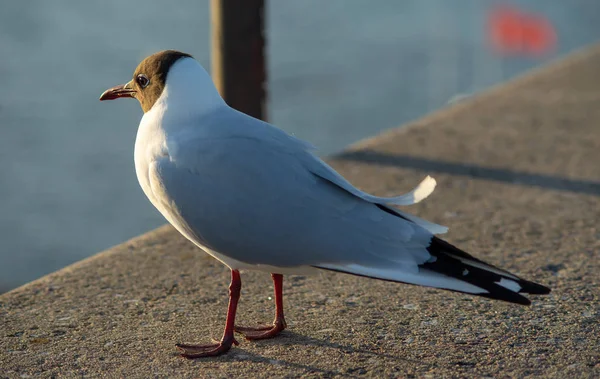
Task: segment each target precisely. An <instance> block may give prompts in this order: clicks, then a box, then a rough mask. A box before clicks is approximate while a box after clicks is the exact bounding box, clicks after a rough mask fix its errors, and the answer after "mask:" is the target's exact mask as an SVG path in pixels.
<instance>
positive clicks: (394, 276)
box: [100, 50, 550, 358]
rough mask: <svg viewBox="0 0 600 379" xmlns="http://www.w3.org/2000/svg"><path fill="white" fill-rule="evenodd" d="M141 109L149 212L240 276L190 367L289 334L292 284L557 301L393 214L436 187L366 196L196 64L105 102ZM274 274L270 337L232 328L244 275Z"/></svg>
mask: <svg viewBox="0 0 600 379" xmlns="http://www.w3.org/2000/svg"><path fill="white" fill-rule="evenodd" d="M120 97H132V98H135V99H137V100H138V101H139V102H140V104H141V106H142V109H143V111H144V116H143V117H142V120H141V122H140V125H139V129H138V133H137V138H136V142H135V169H136V173H137V177H138V180H139V182H140V185H141V187H142V189H143V191H144V193H145V194H146V196H148V199H150V202H152V204H153V205H154V206H155V207H156V208H157V209H158V210H159V211H160V212H161V213H162V214H163V215H164V217H165V218H166V219H167V220H168V221H169V222H170V223H171V224H172V225H173V226H174V227H175V228H176V229H177V230H178V231H179V232H180V233H181V234H183V235H184V236H185V237H186V238H188V239H189V240H190V241H192V242H193V243H194V244H195V245H196V246H198V247H200V248H201V249H202V250H204V251H206V252H207V253H208V254H210V255H212V256H213V257H215V258H216V259H218V260H219V261H221V262H223V263H224V264H225V265H227V266H228V267H229V268H230V269H231V284H230V287H229V306H228V311H227V321H226V325H225V331H224V333H223V338H222V339H221V341H220V342H218V343H215V344H210V345H184V344H178V345H177V346H178V347H179V348H180V349H181V350H183V354H182V355H183V356H185V357H187V358H197V357H206V356H215V355H219V354H222V353H224V352H226V351H228V350H229V349H230V348H231V345H232V344H237V341H236V340H235V338H234V332H238V333H241V334H243V335H244V336H245V337H246V339H249V340H254V339H263V338H270V337H273V336H275V335H276V334H278V333H279V332H281V331H282V330H283V329H285V327H286V323H285V319H284V315H283V301H282V280H283V274H298V273H302V274H303V273H307V272H310V271H314V270H315V269H325V270H331V271H338V272H343V273H348V274H353V275H359V276H365V277H369V278H375V279H382V280H388V281H394V282H401V283H409V284H418V285H422V286H428V287H435V288H442V289H446V290H451V291H458V292H464V293H468V294H473V295H478V296H484V297H488V298H491V299H499V300H504V301H509V302H513V303H518V304H530V301H529V300H528V299H527V298H525V297H524V296H522V295H520V293H529V294H546V293H549V292H550V289H549V288H547V287H545V286H542V285H540V284H536V283H533V282H530V281H527V280H524V279H522V278H520V277H518V276H516V275H514V274H511V273H509V272H507V271H504V270H502V269H499V268H497V267H494V266H492V265H490V264H487V263H485V262H482V261H480V260H479V259H477V258H474V257H472V256H471V255H469V254H468V253H466V252H464V251H462V250H460V249H459V248H457V247H455V246H452V245H451V244H449V243H447V242H445V241H444V240H442V239H440V238H438V237H436V236H434V234H441V233H445V232H446V230H447V228H445V227H443V226H440V225H436V224H433V223H430V222H428V221H425V220H422V219H420V218H418V217H415V216H413V215H410V214H408V213H405V212H403V211H401V210H398V209H396V208H392V207H391V206H392V205H410V204H414V203H417V202H419V201H421V200H422V199H424V198H426V197H427V196H428V195H429V194H431V192H432V191H433V189H434V187H435V180H433V179H432V178H430V177H427V178H426V179H425V180H423V182H421V183H420V184H419V185H418V186H417V187H416V188H415V189H414V190H413V191H411V192H409V193H407V194H405V195H401V196H397V197H391V198H384V197H377V196H373V195H369V194H367V193H364V192H362V191H360V190H359V189H357V188H355V187H354V186H352V184H350V183H349V182H348V181H347V180H346V179H344V178H343V177H342V176H341V175H340V174H338V173H337V172H336V171H335V170H333V169H332V168H331V167H330V166H329V165H327V164H326V163H325V162H323V161H322V160H321V159H319V158H318V157H317V156H315V155H314V154H313V153H312V150H313V147H312V146H311V145H310V144H309V143H306V142H303V141H301V140H299V139H297V138H295V137H293V136H291V135H289V134H287V133H286V132H284V131H282V130H281V129H278V128H276V127H275V126H273V125H270V124H268V123H266V122H263V121H260V120H257V119H255V118H252V117H250V116H247V115H245V114H243V113H241V112H238V111H236V110H235V109H233V108H231V107H229V106H228V105H227V104H226V103H225V101H223V99H222V98H221V96H219V93H218V92H217V90H216V89H215V86H214V85H213V82H212V79H211V77H210V75H209V74H208V73H207V72H206V71H205V70H204V69H203V68H202V66H201V65H200V64H199V63H198V62H197V61H196V60H194V59H193V58H192V57H191V56H190V55H188V54H185V53H182V52H178V51H173V50H167V51H161V52H159V53H156V54H154V55H151V56H149V57H148V58H146V59H144V60H143V61H142V62H141V63H140V64H139V66H138V67H137V69H136V70H135V73H134V74H133V79H132V80H131V81H130V82H128V83H127V84H124V85H121V86H117V87H113V88H111V89H109V90H107V91H105V92H104V93H103V94H102V96H101V97H100V100H112V99H116V98H120ZM241 269H252V270H260V271H266V272H270V273H271V276H272V278H273V283H274V287H275V307H276V316H275V321H274V323H273V325H269V326H264V327H258V328H246V327H237V326H235V313H236V308H237V302H238V299H239V296H240V288H241V279H240V273H239V270H241Z"/></svg>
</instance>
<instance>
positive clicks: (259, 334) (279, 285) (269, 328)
mask: <svg viewBox="0 0 600 379" xmlns="http://www.w3.org/2000/svg"><path fill="white" fill-rule="evenodd" d="M271 277H272V278H273V286H274V289H275V320H274V321H273V325H265V326H259V327H256V328H250V327H244V326H236V327H235V331H236V332H238V333H241V334H243V335H244V337H245V338H246V339H247V340H262V339H266V338H272V337H275V336H276V335H278V334H279V333H280V332H281V331H282V330H283V329H285V328H286V327H287V325H286V323H285V318H284V317H283V275H281V274H271Z"/></svg>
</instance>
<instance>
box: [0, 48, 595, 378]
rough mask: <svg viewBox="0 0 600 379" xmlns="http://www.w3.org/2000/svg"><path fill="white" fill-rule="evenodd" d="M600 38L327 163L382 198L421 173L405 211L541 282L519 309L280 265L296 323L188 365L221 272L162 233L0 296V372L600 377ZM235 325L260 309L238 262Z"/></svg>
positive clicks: (256, 287) (257, 316) (251, 278)
mask: <svg viewBox="0 0 600 379" xmlns="http://www.w3.org/2000/svg"><path fill="white" fill-rule="evenodd" d="M599 125H600V47H599V46H596V47H591V48H588V49H586V50H584V51H582V52H579V53H576V54H574V55H572V56H571V57H568V58H567V59H565V60H563V61H561V62H558V63H556V64H554V65H551V66H549V67H547V68H543V69H541V70H538V71H536V72H533V73H530V74H528V75H527V76H525V77H522V78H519V79H517V80H515V81H512V82H510V83H508V84H505V85H502V86H499V87H497V88H494V89H492V90H490V91H489V92H487V93H483V94H481V95H479V96H476V97H475V98H472V99H469V100H466V101H464V102H462V103H459V104H456V105H454V106H452V107H450V108H448V109H445V110H442V111H440V112H438V113H436V114H434V115H433V116H429V117H426V118H424V119H422V120H420V121H416V122H414V123H412V124H411V127H410V128H406V127H404V128H401V129H398V130H394V131H391V132H389V133H385V134H383V135H381V136H379V137H375V138H373V139H370V140H368V141H366V142H363V143H359V144H357V145H356V146H353V147H351V148H350V149H349V150H348V151H346V152H345V153H343V154H341V155H339V156H337V157H334V158H333V159H332V160H331V162H332V163H333V164H334V165H335V167H336V168H337V169H339V170H340V171H341V172H342V173H343V174H344V175H345V176H346V177H348V178H349V179H350V180H351V181H352V182H353V183H356V184H358V185H359V186H360V187H362V188H363V189H365V190H368V191H370V192H373V193H377V194H380V195H391V194H395V193H398V192H400V191H403V190H406V189H408V188H411V187H412V186H413V185H414V184H415V183H417V182H418V181H419V180H420V179H422V178H423V177H424V176H425V175H426V174H433V175H434V176H435V177H436V179H437V180H438V188H437V190H436V192H435V194H434V195H433V196H432V197H431V198H430V199H428V200H427V201H425V202H424V203H423V204H420V205H418V206H414V207H413V208H412V209H411V211H413V212H415V213H416V214H418V215H419V216H421V217H425V218H429V219H431V220H433V221H436V222H439V223H442V224H445V225H448V226H450V228H451V229H450V233H449V235H448V236H447V237H448V239H449V240H450V241H451V242H453V243H456V244H459V245H460V246H462V247H464V248H465V249H467V250H469V251H471V252H473V253H474V254H476V255H477V256H479V257H481V258H483V259H486V260H488V261H490V262H491V263H495V264H497V265H500V266H503V267H506V268H508V269H510V270H514V271H516V272H518V273H520V274H522V275H523V276H525V277H528V278H532V279H534V280H537V281H540V282H542V283H545V284H547V285H550V286H551V287H552V288H553V291H554V292H553V293H552V294H551V295H550V296H546V297H538V298H534V300H535V301H534V303H533V305H532V306H531V307H529V308H525V307H520V306H513V305H509V304H504V303H500V302H492V301H488V300H484V299H477V298H471V297H467V296H463V295H459V294H453V293H449V292H443V291H438V290H432V289H426V288H419V287H414V286H407V285H397V284H393V283H386V282H379V281H374V280H368V279H363V278H356V277H351V276H347V275H341V274H332V273H323V274H321V275H319V276H316V277H289V278H286V281H285V287H284V291H285V295H286V307H287V315H288V321H289V324H290V328H289V330H288V331H286V332H284V334H283V335H282V336H281V338H277V339H274V340H271V341H264V342H258V343H249V342H244V341H242V343H241V345H240V346H239V347H237V348H234V349H233V350H232V351H231V353H230V354H228V355H226V356H223V357H218V358H214V359H206V360H197V361H187V360H184V359H182V358H179V357H178V356H177V354H176V353H177V352H176V349H175V348H174V343H175V342H180V341H186V342H201V341H202V340H205V339H207V338H209V337H210V336H212V337H215V338H218V337H220V333H221V330H222V326H223V321H224V316H225V308H226V303H227V296H226V294H227V284H228V274H227V272H226V271H227V270H226V268H225V267H223V266H222V265H220V264H219V263H218V262H216V261H214V260H213V259H211V258H209V257H207V256H206V255H205V254H203V253H201V252H199V251H198V250H197V249H196V248H194V247H193V246H192V245H191V244H190V243H188V242H187V241H185V240H184V239H183V238H182V237H180V236H179V235H178V234H177V233H176V232H175V231H174V230H173V229H171V228H170V227H162V228H159V229H157V230H155V231H152V232H150V233H148V234H146V235H143V236H141V237H138V238H136V239H133V240H131V241H129V242H127V243H124V244H122V245H119V246H116V247H114V248H112V249H110V250H108V251H106V252H103V253H100V254H98V255H96V256H94V257H92V258H90V259H87V260H84V261H82V262H79V263H77V264H75V265H72V266H70V267H67V268H65V269H63V270H61V271H58V272H56V273H54V274H51V275H48V276H46V277H44V278H42V279H40V280H37V281H35V282H32V283H30V284H27V285H25V286H22V287H20V288H17V289H15V290H13V291H11V292H9V293H6V294H4V295H2V296H1V297H0V317H1V325H2V327H1V331H0V373H1V375H0V376H7V377H11V378H12V377H27V375H33V376H43V377H50V376H57V375H64V376H68V377H72V376H90V377H97V376H98V377H128V378H129V377H151V376H156V377H190V378H191V377H204V376H207V377H248V376H257V377H279V376H292V377H295V376H316V377H320V376H326V377H330V376H344V377H345V376H362V375H366V376H373V377H382V376H386V377H393V376H405V377H410V376H419V377H421V376H427V375H430V376H431V377H436V378H437V377H442V376H457V377H462V376H469V377H472V376H489V377H497V376H502V377H505V376H509V377H527V376H535V377H539V376H545V377H557V378H564V377H600V352H599V351H600V349H599V348H598V347H599V346H600V327H599V325H600V323H599V321H600V320H599V319H600V305H599V304H600V303H599V298H600V263H599V262H600V259H599V258H600V257H599V255H600V242H599V240H600V228H599V226H598V222H599V220H600V168H599V167H600V166H599V164H600V126H599ZM242 279H243V281H244V287H243V289H242V302H241V306H240V311H239V322H240V324H253V323H258V322H264V321H270V320H271V318H272V312H273V309H272V308H273V302H272V300H271V299H270V296H271V287H270V280H269V278H268V276H267V275H261V274H256V273H245V274H243V275H242Z"/></svg>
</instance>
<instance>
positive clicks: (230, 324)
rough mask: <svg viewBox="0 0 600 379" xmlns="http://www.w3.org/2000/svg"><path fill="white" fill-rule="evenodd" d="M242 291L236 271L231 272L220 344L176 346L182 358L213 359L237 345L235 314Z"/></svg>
mask: <svg viewBox="0 0 600 379" xmlns="http://www.w3.org/2000/svg"><path fill="white" fill-rule="evenodd" d="M241 289H242V279H241V278H240V272H239V271H238V270H231V284H229V305H228V306H227V320H226V321H225V330H224V331H223V337H222V338H221V341H220V342H217V343H214V344H209V345H186V344H177V345H176V346H177V347H178V348H179V349H180V350H181V351H182V353H181V356H182V357H184V358H189V359H193V358H202V357H214V356H217V355H221V354H224V353H226V352H227V351H229V349H230V348H231V345H232V344H235V345H238V344H239V342H238V341H236V340H235V338H234V336H233V332H234V328H235V312H236V310H237V304H238V300H239V299H240V291H241Z"/></svg>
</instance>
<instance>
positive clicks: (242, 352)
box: [201, 330, 417, 376]
mask: <svg viewBox="0 0 600 379" xmlns="http://www.w3.org/2000/svg"><path fill="white" fill-rule="evenodd" d="M240 342H241V341H240ZM244 342H246V343H250V342H248V341H244ZM251 343H253V344H256V345H263V346H274V345H279V346H292V345H300V346H302V347H303V348H307V347H321V348H330V349H336V350H338V351H341V352H342V353H344V354H364V355H371V356H373V357H378V358H387V359H394V360H398V359H402V360H407V361H410V360H408V359H406V358H404V357H399V356H395V355H389V354H385V353H381V352H378V351H372V350H369V349H364V348H357V347H355V346H350V345H343V344H339V343H335V342H331V341H328V340H326V339H319V338H314V337H309V336H306V335H302V334H298V333H295V332H292V331H287V330H286V331H284V332H282V333H281V334H280V335H279V336H277V337H276V338H273V339H268V340H263V341H254V342H251ZM204 360H205V359H202V360H201V361H204ZM206 360H207V361H212V360H217V361H220V360H224V361H249V362H254V363H264V364H269V365H279V366H283V367H288V368H292V369H296V370H303V371H306V372H307V373H318V374H321V375H325V376H336V375H348V373H347V372H340V371H336V370H326V369H323V368H320V367H317V366H314V365H309V364H302V363H299V362H293V361H289V360H285V359H279V358H272V357H265V356H261V355H258V354H255V353H253V352H250V351H249V350H246V349H244V348H243V347H242V346H239V347H236V348H234V349H232V350H231V351H230V352H229V353H227V354H225V355H222V356H220V357H215V358H208V359H206ZM413 363H417V362H416V361H413Z"/></svg>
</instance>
